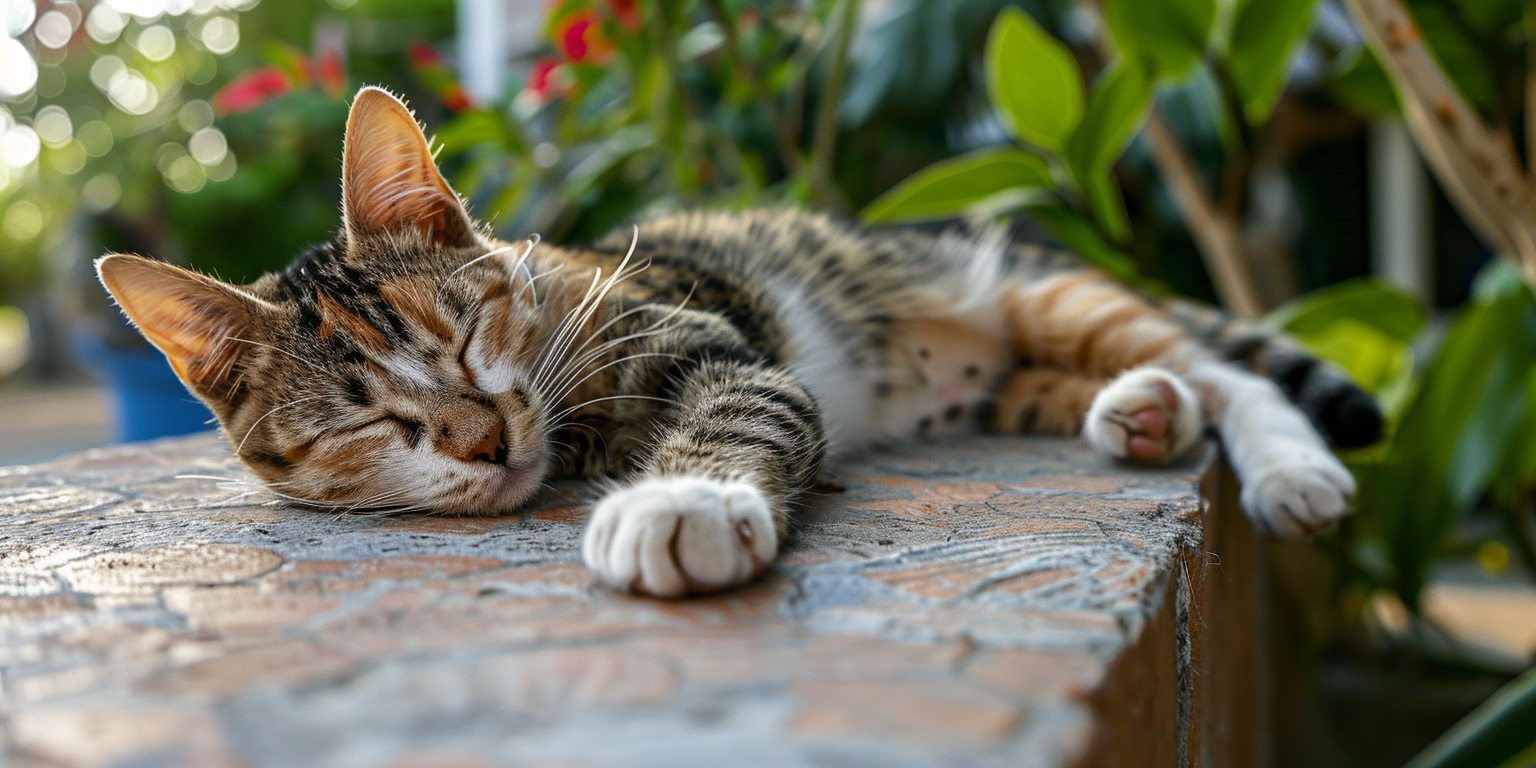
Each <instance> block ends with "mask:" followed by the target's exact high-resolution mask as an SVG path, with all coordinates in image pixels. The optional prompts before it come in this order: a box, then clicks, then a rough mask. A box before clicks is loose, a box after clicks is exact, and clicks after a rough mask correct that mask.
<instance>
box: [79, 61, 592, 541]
mask: <svg viewBox="0 0 1536 768" xmlns="http://www.w3.org/2000/svg"><path fill="white" fill-rule="evenodd" d="M342 187H343V195H342V197H343V202H342V213H343V219H344V222H345V224H344V227H343V230H342V231H341V232H339V233H338V235H337V238H336V241H335V242H333V243H331V244H330V245H328V246H323V247H321V248H318V249H316V250H315V251H312V252H311V253H309V254H307V255H305V256H304V257H301V258H300V259H299V260H298V261H297V262H295V263H294V264H293V265H292V266H290V267H289V268H288V269H287V270H285V271H283V272H281V273H273V274H268V275H265V276H263V277H262V278H261V279H260V280H258V281H256V282H255V283H252V284H251V285H248V286H234V285H229V284H226V283H223V282H220V281H218V280H215V279H213V278H211V277H206V276H203V275H200V274H197V273H194V272H191V271H189V270H186V269H182V268H180V267H176V266H173V265H170V264H166V263H164V262H159V261H152V260H149V259H144V258H140V257H137V256H124V255H111V256H107V257H104V258H102V259H101V260H100V261H98V262H97V270H98V273H99V275H100V277H101V281H102V283H103V284H104V285H105V286H106V287H107V290H109V291H110V292H111V293H112V295H113V297H114V298H116V299H117V302H118V304H119V305H120V306H121V307H122V308H123V311H124V312H125V313H127V315H128V317H129V318H130V319H131V320H132V321H133V323H134V324H135V325H136V326H138V328H139V330H140V331H141V332H143V334H144V336H145V337H146V338H148V339H149V341H150V342H151V343H153V344H154V345H155V346H156V347H158V348H159V349H160V350H161V351H162V352H164V353H165V355H166V357H167V358H169V360H170V362H171V366H172V367H173V368H174V369H175V370H176V373H177V375H178V376H180V377H181V380H182V381H183V382H184V383H185V384H186V385H187V387H188V388H189V389H191V390H192V392H194V393H195V394H196V395H197V396H198V397H199V398H201V399H202V400H203V402H205V403H207V404H208V406H209V407H210V408H211V409H212V410H213V412H214V414H216V415H217V416H218V419H219V423H220V425H221V426H222V427H223V429H224V433H225V435H226V436H227V437H228V439H229V441H230V443H231V444H232V445H233V446H234V447H235V450H236V453H237V454H238V455H239V457H240V458H241V459H242V460H243V461H244V462H245V463H246V465H247V466H249V467H250V468H251V469H252V471H253V472H255V473H256V475H257V476H259V477H260V478H261V479H262V480H263V481H265V483H266V484H267V485H268V486H269V487H270V488H271V489H272V490H274V491H275V492H277V493H279V494H282V495H284V496H287V497H290V498H293V499H296V500H301V501H306V502H312V503H314V504H316V505H318V506H323V507H326V508H335V509H349V508H357V509H359V510H363V509H386V510H388V509H423V510H431V511H437V512H445V513H458V514H477V513H478V514H487V513H496V512H502V511H507V510H509V509H511V508H514V507H516V506H517V505H518V504H520V503H522V502H523V501H525V500H526V499H527V498H528V497H529V496H531V495H532V494H533V493H534V492H535V491H536V490H537V489H538V488H539V486H540V485H541V484H542V482H543V480H544V477H545V476H546V474H547V473H548V469H549V462H550V448H549V432H550V429H551V426H552V425H551V424H550V410H551V406H552V403H551V402H549V400H550V399H551V398H552V397H553V396H554V392H553V390H552V388H551V383H552V382H551V381H550V379H551V376H549V375H548V372H547V371H546V370H545V369H547V368H548V363H549V361H548V360H546V359H545V358H547V357H548V355H547V350H548V349H549V348H550V347H551V346H552V344H551V342H552V329H553V328H554V327H555V326H557V325H558V323H559V320H560V316H561V315H563V312H562V310H561V308H559V307H557V306H555V305H556V304H558V303H559V301H558V300H555V301H552V300H551V298H552V297H551V296H550V295H549V292H548V291H546V290H545V288H546V286H544V285H542V284H540V285H537V286H536V285H534V282H535V280H534V276H533V269H530V267H531V266H532V267H534V269H537V267H536V266H535V265H537V264H539V263H540V258H539V254H537V253H533V249H534V247H535V243H534V242H531V241H525V242H519V243H504V242H499V241H496V240H494V239H492V238H490V237H489V236H487V235H486V234H484V233H483V231H482V230H481V228H480V227H478V226H477V225H476V224H475V223H474V221H473V220H472V219H471V218H470V217H469V215H468V214H467V213H466V212H465V210H464V207H463V206H462V204H461V203H460V200H459V198H458V196H457V195H456V194H454V192H453V190H452V189H451V188H449V186H448V184H447V182H445V181H444V180H443V178H442V176H441V175H440V174H439V173H438V171H437V168H436V166H435V165H434V163H433V161H432V156H431V152H430V148H429V146H428V143H427V141H426V139H425V138H424V137H423V135H422V133H421V129H420V128H419V127H418V126H417V124H416V121H415V119H414V118H413V117H412V116H411V114H410V112H409V111H407V110H406V108H405V106H404V105H403V104H401V103H400V102H399V101H398V100H397V99H395V98H394V97H393V96H391V95H390V94H388V93H387V92H385V91H382V90H379V89H377V88H365V89H363V90H362V91H360V92H359V93H358V95H357V98H356V99H355V100H354V102H353V104H352V111H351V114H350V116H349V118H348V121H347V133H346V148H345V154H344V159H343V178H342ZM530 254H532V255H531V257H530ZM541 292H544V295H543V296H542V297H541V296H540V293H541ZM540 371H545V374H544V375H542V376H541V374H540ZM541 378H542V379H543V381H541Z"/></svg>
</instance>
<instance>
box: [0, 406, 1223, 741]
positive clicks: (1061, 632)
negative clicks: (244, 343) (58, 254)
mask: <svg viewBox="0 0 1536 768" xmlns="http://www.w3.org/2000/svg"><path fill="white" fill-rule="evenodd" d="M1199 470H1200V465H1190V466H1185V467H1182V468H1176V469H1171V470H1162V471H1143V470H1133V469H1129V468H1125V467H1121V466H1117V465H1115V464H1113V463H1111V462H1108V461H1105V460H1103V459H1100V458H1097V457H1094V456H1092V455H1090V454H1089V453H1088V452H1087V451H1086V449H1085V447H1084V446H1083V445H1082V444H1080V443H1078V442H1075V441H1065V440H1049V439H1012V438H976V439H970V440H966V441H963V442H955V443H947V444H930V445H924V446H920V447H914V448H910V449H906V450H905V451H904V452H900V453H885V454H879V455H876V456H873V457H870V458H868V459H865V460H863V461H861V462H858V463H854V464H849V465H844V466H839V467H837V468H836V469H835V471H834V473H833V479H834V480H836V482H837V484H839V485H841V486H842V487H843V488H845V489H846V490H843V491H841V492H835V493H825V494H818V495H816V496H815V497H814V499H813V501H812V503H811V505H810V508H809V509H808V510H807V511H806V512H805V513H804V514H802V515H800V516H799V517H798V519H797V522H796V524H795V527H794V532H793V535H792V537H791V540H790V541H789V543H788V546H787V548H786V551H785V554H784V557H783V559H782V561H781V562H780V563H779V564H778V565H777V566H776V567H775V568H774V569H773V570H772V571H771V572H770V573H769V574H768V576H767V577H766V578H764V579H762V580H760V581H759V582H757V583H755V584H753V585H751V586H750V587H748V588H746V589H742V590H739V591H736V592H731V593H728V594H723V595H717V596H714V597H708V598H702V599H694V600H686V601H678V602H660V601H655V600H649V599H644V598H637V597H630V596H625V595H618V594H613V593H610V592H606V591H603V590H601V589H598V588H596V587H595V586H594V584H593V583H592V582H591V580H590V579H589V577H588V575H587V573H586V571H585V570H584V569H583V568H582V567H581V566H580V554H579V548H578V540H579V535H580V532H581V526H582V522H583V520H584V517H585V514H584V512H583V511H582V509H581V507H580V506H579V504H578V503H577V501H578V500H579V498H580V496H581V489H580V488H577V487H571V488H565V489H561V490H560V491H558V492H556V493H552V494H551V495H550V496H549V497H548V498H547V499H546V500H545V501H544V503H543V504H542V505H541V506H540V507H539V508H538V509H536V510H535V511H532V512H529V513H526V514H523V515H519V516H514V517H505V518H495V519H444V518H433V517H424V516H407V517H366V516H358V515H354V516H340V517H338V516H336V515H331V514H322V513H317V512H309V511H301V510H295V509H290V508H286V507H283V506H279V505H275V504H271V503H268V502H267V500H266V497H264V496H263V495H262V494H261V493H260V492H256V491H254V489H253V488H251V487H250V486H249V485H248V484H247V481H248V476H247V475H246V474H245V473H244V472H243V470H241V469H240V468H239V466H238V465H237V464H235V463H234V462H233V461H232V460H231V459H230V457H229V452H228V449H227V448H226V447H224V446H223V445H221V444H220V443H219V442H218V441H217V440H216V439H214V438H213V437H211V436H206V437H197V438H192V439H187V440H179V441H166V442H160V443H154V444H148V445H143V446H129V447H122V448H114V449H105V450H95V451H90V452H87V453H84V454H80V455H77V456H74V457H70V458H66V459H64V460H62V461H59V462H56V463H54V464H50V465H44V466H37V467H32V468H26V467H12V468H8V469H0V520H3V527H0V638H3V640H0V673H3V680H0V682H3V704H4V713H3V714H4V717H5V730H4V738H5V749H6V753H7V754H8V756H9V757H10V762H11V763H12V764H14V765H21V766H25V765H50V766H51V765H69V766H130V765H131V766H149V765H154V766H205V765H207V766H222V765H230V766H235V765H241V766H252V767H253V768H257V767H262V766H282V765H306V766H347V767H351V766H525V765H526V766H653V765H654V766H674V765H699V766H715V765H763V766H768V765H773V766H778V765H789V766H800V765H805V766H810V765H817V766H823V765H825V766H833V765H888V766H903V765H956V766H959V765H966V766H970V765H976V766H983V765H1011V766H1055V765H1067V764H1071V763H1072V762H1073V761H1074V760H1076V759H1077V758H1078V757H1079V756H1080V755H1081V754H1082V753H1083V751H1084V750H1085V749H1087V748H1088V746H1089V744H1090V743H1091V738H1090V736H1091V733H1092V729H1093V727H1094V723H1093V719H1094V715H1093V711H1094V710H1092V709H1090V708H1089V706H1088V705H1087V703H1086V702H1088V701H1089V700H1090V699H1091V698H1092V695H1093V692H1094V691H1096V690H1099V689H1101V688H1103V687H1104V686H1105V685H1106V680H1105V676H1106V674H1107V670H1109V669H1111V663H1112V662H1113V661H1114V660H1115V659H1116V658H1117V657H1119V656H1121V655H1122V654H1123V653H1125V652H1126V649H1127V648H1128V647H1129V646H1130V645H1132V644H1134V643H1136V642H1137V640H1138V635H1139V633H1140V631H1141V629H1142V628H1143V627H1144V626H1146V625H1147V624H1148V622H1149V621H1150V620H1151V619H1152V618H1153V617H1154V614H1155V613H1156V612H1157V611H1158V610H1160V609H1162V607H1163V606H1165V605H1167V604H1169V601H1168V600H1167V599H1166V598H1167V592H1166V589H1167V588H1168V586H1169V584H1170V583H1172V579H1173V578H1174V574H1176V573H1177V572H1178V566H1177V564H1178V562H1180V558H1181V557H1183V556H1185V555H1187V554H1188V553H1190V552H1193V551H1197V549H1198V547H1199V538H1200V535H1201V534H1200V521H1199V517H1198V511H1199V509H1200V505H1201V502H1200V498H1199V496H1198V495H1197V491H1196V483H1197V481H1198V476H1199ZM214 478H224V480H219V479H214ZM1163 624H1164V625H1167V624H1168V622H1167V621H1164V622H1163ZM1170 663H1171V662H1170Z"/></svg>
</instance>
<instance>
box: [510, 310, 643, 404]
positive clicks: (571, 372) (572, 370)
mask: <svg viewBox="0 0 1536 768" xmlns="http://www.w3.org/2000/svg"><path fill="white" fill-rule="evenodd" d="M665 332H666V329H664V328H662V329H657V330H654V331H647V332H644V333H632V334H630V335H628V336H625V337H622V338H618V339H613V340H611V341H608V342H605V343H603V344H602V345H600V346H599V347H598V348H596V349H593V350H592V351H590V352H588V353H587V354H586V355H585V356H583V357H582V358H580V359H579V360H574V361H572V362H571V363H568V364H567V365H566V366H564V367H563V368H562V369H561V372H560V373H559V374H558V375H556V376H555V377H554V378H553V381H551V382H550V383H549V384H548V386H546V387H545V388H544V389H542V390H540V391H541V392H545V393H548V392H553V391H558V392H560V393H561V394H560V395H559V396H546V398H545V399H547V400H550V401H552V402H558V401H559V400H560V399H562V398H564V397H565V396H566V395H567V394H569V393H570V392H569V388H568V387H567V385H568V384H569V383H570V381H571V380H572V379H574V378H576V377H577V376H580V375H581V374H582V373H583V372H585V371H586V370H587V368H588V367H589V366H591V365H592V364H593V363H595V362H597V361H598V360H600V359H602V357H603V355H606V354H607V353H608V352H609V351H611V350H612V349H613V348H614V347H618V346H621V345H623V344H626V343H629V342H632V341H637V340H639V339H643V338H647V337H650V336H656V335H659V334H661V333H665ZM642 354H648V353H642ZM657 354H661V353H657ZM625 359H632V358H625ZM603 367H604V368H606V367H608V366H607V365H604V366H603ZM599 370H601V369H599ZM589 378H591V376H590V375H589V376H586V377H583V378H582V381H586V380H587V379H589Z"/></svg>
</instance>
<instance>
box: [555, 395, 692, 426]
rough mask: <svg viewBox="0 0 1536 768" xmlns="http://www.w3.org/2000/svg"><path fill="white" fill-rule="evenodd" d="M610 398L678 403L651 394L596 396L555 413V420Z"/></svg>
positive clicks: (669, 403)
mask: <svg viewBox="0 0 1536 768" xmlns="http://www.w3.org/2000/svg"><path fill="white" fill-rule="evenodd" d="M608 400H654V401H656V402H658V403H666V404H668V405H676V404H677V402H676V401H674V400H670V399H668V398H665V397H651V396H650V395H609V396H607V397H594V398H592V399H591V400H587V401H585V402H581V403H577V404H576V405H573V406H571V407H569V408H566V409H565V410H563V411H561V412H559V413H557V414H555V416H554V417H553V420H554V421H559V420H560V419H563V418H565V417H566V416H569V415H570V414H572V413H575V412H576V411H579V410H581V409H582V408H585V407H587V406H589V405H592V404H594V403H601V402H606V401H608Z"/></svg>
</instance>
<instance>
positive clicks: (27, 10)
mask: <svg viewBox="0 0 1536 768" xmlns="http://www.w3.org/2000/svg"><path fill="white" fill-rule="evenodd" d="M0 8H4V9H5V33H6V34H7V35H8V36H10V37H21V36H22V35H24V34H26V32H27V30H28V29H30V28H31V27H32V20H33V19H35V18H37V5H36V4H35V3H33V2H32V0H0Z"/></svg>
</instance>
